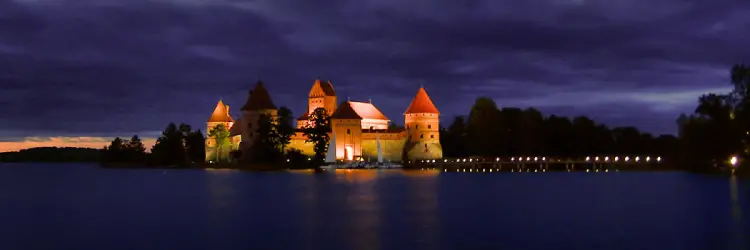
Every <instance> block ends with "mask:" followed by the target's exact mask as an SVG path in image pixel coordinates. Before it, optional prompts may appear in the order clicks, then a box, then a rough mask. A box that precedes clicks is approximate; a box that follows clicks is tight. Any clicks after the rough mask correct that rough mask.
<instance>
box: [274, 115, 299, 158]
mask: <svg viewBox="0 0 750 250" xmlns="http://www.w3.org/2000/svg"><path fill="white" fill-rule="evenodd" d="M293 122H294V117H293V116H292V110H290V109H289V108H287V107H280V108H279V111H278V113H277V116H276V122H275V123H274V126H273V137H274V141H275V144H276V145H278V146H279V147H281V152H286V147H287V146H288V145H289V143H291V142H292V136H293V135H294V132H295V128H294V125H293V124H292V123H293Z"/></svg>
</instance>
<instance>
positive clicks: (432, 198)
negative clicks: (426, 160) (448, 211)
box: [404, 170, 440, 249]
mask: <svg viewBox="0 0 750 250" xmlns="http://www.w3.org/2000/svg"><path fill="white" fill-rule="evenodd" d="M439 174H440V171H438V170H435V171H406V172H404V175H405V176H407V177H408V178H409V179H410V180H409V204H408V206H407V208H408V209H409V210H410V211H408V213H409V218H411V220H412V222H411V223H409V224H411V225H413V226H414V228H413V229H412V230H411V231H412V233H413V237H414V238H413V239H412V240H414V241H416V243H418V245H421V246H424V247H425V248H427V249H438V248H439V247H440V245H439V240H440V228H439V227H440V221H439V218H440V216H439V214H438V191H437V187H438V181H439V178H438V175H439Z"/></svg>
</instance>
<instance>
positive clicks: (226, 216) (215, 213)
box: [205, 169, 237, 229]
mask: <svg viewBox="0 0 750 250" xmlns="http://www.w3.org/2000/svg"><path fill="white" fill-rule="evenodd" d="M206 172H207V174H206V175H205V176H206V190H207V191H208V192H207V195H208V196H209V197H208V198H209V199H210V200H211V202H209V203H207V204H206V205H207V206H208V207H207V210H208V216H209V220H208V221H209V223H211V226H212V227H213V228H216V229H219V228H221V227H223V226H225V225H226V224H228V223H231V219H230V217H231V216H232V214H231V213H230V212H229V211H228V210H230V209H232V208H233V207H234V202H235V200H234V199H235V196H236V193H235V192H236V191H235V190H234V188H233V187H232V186H231V181H229V179H231V178H232V177H233V176H235V175H236V173H237V171H235V170H229V169H206Z"/></svg>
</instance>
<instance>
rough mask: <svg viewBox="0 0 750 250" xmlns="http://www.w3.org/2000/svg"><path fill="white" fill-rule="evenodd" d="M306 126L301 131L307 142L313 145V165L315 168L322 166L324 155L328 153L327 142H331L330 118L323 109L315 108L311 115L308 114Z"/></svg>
mask: <svg viewBox="0 0 750 250" xmlns="http://www.w3.org/2000/svg"><path fill="white" fill-rule="evenodd" d="M309 119H310V120H309V123H308V125H307V126H306V127H305V128H304V129H303V133H304V135H305V136H307V140H306V141H307V142H310V143H312V144H313V151H315V156H314V158H313V163H314V164H315V166H318V165H320V164H323V162H325V154H326V152H327V151H328V142H329V141H330V140H331V138H330V135H329V134H330V133H331V123H330V117H328V113H327V112H326V110H325V109H324V108H316V109H315V110H314V111H313V112H312V114H310V118H309Z"/></svg>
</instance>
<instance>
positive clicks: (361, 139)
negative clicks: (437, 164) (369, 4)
mask: <svg viewBox="0 0 750 250" xmlns="http://www.w3.org/2000/svg"><path fill="white" fill-rule="evenodd" d="M317 108H324V109H325V110H326V112H327V113H328V115H329V116H330V117H331V128H332V132H333V133H335V134H336V141H335V142H334V144H335V145H336V158H337V159H339V160H348V161H351V160H359V159H361V160H365V161H368V160H373V161H374V160H376V159H377V141H378V140H380V144H381V150H382V152H383V157H384V158H385V159H386V160H389V161H402V160H403V157H404V156H406V157H407V158H408V159H410V160H424V159H440V158H442V157H443V150H442V147H441V146H440V133H439V127H440V112H439V111H438V109H437V108H436V107H435V105H434V104H433V102H432V100H431V99H430V97H429V95H427V91H425V89H424V88H421V87H420V88H419V90H418V91H417V94H416V96H414V99H413V100H412V101H411V104H409V107H408V108H407V109H406V112H404V124H405V128H389V125H390V123H391V120H390V119H389V118H388V117H386V116H385V115H384V114H383V112H381V111H380V110H379V109H378V108H377V107H375V105H374V104H373V103H372V101H368V102H359V101H352V100H345V101H342V102H340V103H339V102H338V99H337V96H336V91H335V89H334V87H333V84H331V82H330V81H328V82H324V81H320V80H315V82H314V83H313V86H312V88H311V89H310V93H309V95H308V102H307V109H306V110H305V113H304V114H303V115H302V116H300V117H299V118H297V132H296V133H295V134H294V136H292V141H291V143H290V144H289V146H288V148H290V149H298V150H300V151H302V152H303V153H304V154H306V155H313V154H314V151H313V145H312V144H311V143H307V142H305V140H306V137H305V136H304V135H303V133H302V128H304V127H305V126H307V123H308V118H309V115H310V114H311V113H312V112H313V111H314V110H315V109H317ZM241 111H242V117H240V118H239V119H238V120H237V121H236V122H234V120H233V119H232V117H231V116H230V115H229V106H228V105H225V104H224V103H223V102H222V101H221V100H219V103H218V104H217V106H216V109H215V110H214V113H213V114H212V115H211V118H209V120H208V122H207V129H208V130H207V131H211V129H212V128H213V127H214V126H216V125H217V124H221V123H224V124H226V125H227V127H229V128H230V136H231V138H232V142H233V145H235V147H237V148H239V149H240V150H241V151H245V150H248V149H249V148H250V146H251V145H252V142H253V141H254V135H255V134H254V133H255V130H256V129H257V126H258V125H257V121H258V118H259V116H260V115H261V114H266V115H269V116H271V117H276V115H277V108H276V105H274V104H273V101H272V100H271V97H270V95H269V94H268V91H267V90H266V88H265V87H264V86H263V83H261V82H258V83H257V84H256V86H255V88H254V89H253V90H252V91H250V95H249V96H248V99H247V102H246V103H245V105H244V106H243V107H242V109H241ZM332 138H333V136H332ZM212 141H213V138H207V140H206V145H207V146H208V148H207V157H209V158H210V156H209V155H210V154H211V152H213V150H212V149H211V147H213V145H215V142H212ZM212 143H213V144H212Z"/></svg>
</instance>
